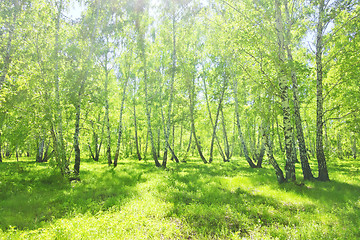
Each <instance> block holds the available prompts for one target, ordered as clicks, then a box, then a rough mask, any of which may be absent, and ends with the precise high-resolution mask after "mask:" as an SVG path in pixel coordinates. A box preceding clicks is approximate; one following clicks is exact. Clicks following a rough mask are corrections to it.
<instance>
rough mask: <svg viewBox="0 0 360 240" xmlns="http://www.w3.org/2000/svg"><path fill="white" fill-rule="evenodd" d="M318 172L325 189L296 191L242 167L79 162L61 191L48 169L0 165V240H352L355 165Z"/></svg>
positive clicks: (357, 212)
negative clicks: (325, 177)
mask: <svg viewBox="0 0 360 240" xmlns="http://www.w3.org/2000/svg"><path fill="white" fill-rule="evenodd" d="M328 164H329V172H330V177H331V179H332V181H331V182H305V185H304V186H299V185H296V184H282V185H279V184H277V182H276V178H275V174H274V172H273V169H272V168H271V167H270V166H269V165H265V166H264V169H250V168H249V167H248V166H247V165H246V162H245V160H243V159H234V160H232V162H230V163H213V164H211V165H210V164H207V165H205V164H202V163H201V162H200V160H198V159H192V160H190V161H189V162H188V163H181V164H179V165H176V164H174V163H170V167H169V169H167V170H163V169H157V168H156V167H155V166H154V164H153V162H152V161H150V160H149V161H148V162H144V161H141V162H139V161H137V160H132V159H128V160H123V161H121V162H120V164H119V166H118V167H117V168H116V169H113V168H109V167H107V165H106V163H105V162H104V163H95V162H82V166H81V181H80V182H74V181H73V182H71V183H69V182H68V181H66V180H63V179H62V177H61V176H60V175H59V174H58V173H57V172H55V171H54V170H52V168H51V167H50V166H49V164H48V163H35V162H34V161H30V159H26V158H23V159H21V161H20V162H16V160H5V162H3V163H0V239H242V238H244V239H272V238H278V239H360V229H359V226H360V162H359V161H356V160H352V159H351V160H333V159H330V160H329V163H328ZM297 172H298V174H299V175H298V177H299V179H301V176H300V174H301V170H300V165H298V166H297Z"/></svg>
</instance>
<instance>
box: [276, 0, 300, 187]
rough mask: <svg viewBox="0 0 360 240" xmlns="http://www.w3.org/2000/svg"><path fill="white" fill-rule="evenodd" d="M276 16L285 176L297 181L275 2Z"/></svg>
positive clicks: (281, 29) (279, 18)
mask: <svg viewBox="0 0 360 240" xmlns="http://www.w3.org/2000/svg"><path fill="white" fill-rule="evenodd" d="M275 14H276V31H277V38H278V47H279V50H278V60H279V87H280V91H281V105H282V109H283V116H284V117H283V124H284V137H285V153H286V164H285V174H286V180H290V181H295V180H296V175H295V161H294V159H293V154H292V150H293V148H292V125H291V113H290V105H289V94H288V82H289V81H288V77H287V69H286V62H285V40H284V33H285V32H284V26H283V20H282V16H281V6H280V1H279V0H276V1H275Z"/></svg>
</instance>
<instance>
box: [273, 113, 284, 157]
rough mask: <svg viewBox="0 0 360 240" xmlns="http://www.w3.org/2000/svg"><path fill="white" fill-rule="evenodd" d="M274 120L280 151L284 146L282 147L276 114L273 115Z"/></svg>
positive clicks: (282, 150)
mask: <svg viewBox="0 0 360 240" xmlns="http://www.w3.org/2000/svg"><path fill="white" fill-rule="evenodd" d="M275 120H276V132H277V135H278V139H279V146H280V151H281V152H284V148H283V146H282V140H281V135H280V131H279V121H278V117H277V116H276V117H275Z"/></svg>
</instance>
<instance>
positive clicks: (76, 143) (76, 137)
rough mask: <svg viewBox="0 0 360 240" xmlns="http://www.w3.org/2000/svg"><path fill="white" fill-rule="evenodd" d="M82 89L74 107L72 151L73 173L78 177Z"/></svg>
mask: <svg viewBox="0 0 360 240" xmlns="http://www.w3.org/2000/svg"><path fill="white" fill-rule="evenodd" d="M81 92H82V89H81V88H80V91H79V94H78V98H79V99H78V101H79V102H78V104H76V106H75V111H76V118H75V133H74V151H75V164H74V173H75V175H78V174H79V173H80V143H79V135H80V114H81V98H82V93H81Z"/></svg>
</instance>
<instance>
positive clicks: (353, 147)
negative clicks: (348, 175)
mask: <svg viewBox="0 0 360 240" xmlns="http://www.w3.org/2000/svg"><path fill="white" fill-rule="evenodd" d="M0 137H1V135H0ZM0 148H1V142H0ZM351 149H352V152H353V157H354V159H356V155H357V147H356V135H355V133H354V134H353V141H352V148H351ZM0 153H1V149H0Z"/></svg>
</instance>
